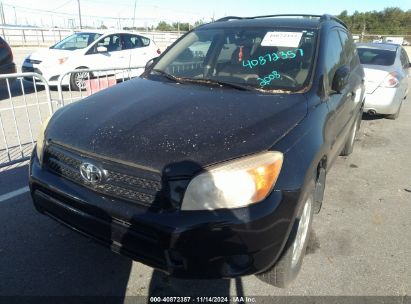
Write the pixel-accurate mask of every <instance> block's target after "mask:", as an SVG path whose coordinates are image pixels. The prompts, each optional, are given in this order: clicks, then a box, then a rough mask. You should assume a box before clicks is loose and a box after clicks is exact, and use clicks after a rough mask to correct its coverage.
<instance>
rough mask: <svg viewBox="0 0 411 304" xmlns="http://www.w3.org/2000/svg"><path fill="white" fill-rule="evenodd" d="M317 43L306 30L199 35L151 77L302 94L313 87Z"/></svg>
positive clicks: (184, 41) (176, 49) (186, 40)
mask: <svg viewBox="0 0 411 304" xmlns="http://www.w3.org/2000/svg"><path fill="white" fill-rule="evenodd" d="M316 37H317V32H316V31H315V30H304V29H287V28H242V29H241V30H238V29H212V30H201V29H199V30H197V31H193V32H191V33H189V34H188V35H187V36H185V37H184V38H183V39H182V40H180V41H179V42H178V43H177V44H176V45H175V46H174V47H173V48H171V49H170V50H169V51H168V52H167V53H166V54H164V56H163V57H162V58H161V59H160V60H159V61H158V62H157V63H156V64H155V65H154V67H153V69H152V71H151V75H155V74H163V75H167V76H169V78H171V77H173V78H175V79H180V80H182V82H184V80H186V81H187V80H189V81H194V82H196V81H197V82H199V83H205V84H206V83H207V81H209V82H213V81H214V82H217V83H219V84H224V83H230V84H238V85H242V86H244V87H248V88H254V89H259V90H264V91H270V90H286V91H298V90H300V89H302V88H303V87H305V86H306V85H307V83H308V81H309V78H310V74H311V70H312V65H313V61H314V60H313V58H314V53H315V45H316Z"/></svg>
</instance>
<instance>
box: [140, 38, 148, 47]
mask: <svg viewBox="0 0 411 304" xmlns="http://www.w3.org/2000/svg"><path fill="white" fill-rule="evenodd" d="M140 40H141V42H142V43H143V46H149V45H150V39H148V38H146V37H140Z"/></svg>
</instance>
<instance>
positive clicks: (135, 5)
mask: <svg viewBox="0 0 411 304" xmlns="http://www.w3.org/2000/svg"><path fill="white" fill-rule="evenodd" d="M136 7H137V0H134V13H133V26H132V29H133V30H134V24H135V21H136Z"/></svg>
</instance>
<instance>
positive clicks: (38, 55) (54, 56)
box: [27, 49, 84, 65]
mask: <svg viewBox="0 0 411 304" xmlns="http://www.w3.org/2000/svg"><path fill="white" fill-rule="evenodd" d="M82 51H84V49H80V50H74V51H68V50H58V49H40V50H38V51H36V52H34V53H33V54H31V55H30V56H28V57H27V58H28V59H32V60H38V61H41V62H42V63H43V64H44V63H53V64H54V65H55V64H56V63H57V60H58V59H61V58H64V57H73V56H76V55H77V54H79V53H81V52H82Z"/></svg>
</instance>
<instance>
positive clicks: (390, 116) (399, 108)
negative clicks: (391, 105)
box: [387, 101, 402, 120]
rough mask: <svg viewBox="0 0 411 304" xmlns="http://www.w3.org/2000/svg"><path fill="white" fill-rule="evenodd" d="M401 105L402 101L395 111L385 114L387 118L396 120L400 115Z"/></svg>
mask: <svg viewBox="0 0 411 304" xmlns="http://www.w3.org/2000/svg"><path fill="white" fill-rule="evenodd" d="M401 107H402V101H401V103H400V106H399V107H398V110H397V112H396V113H394V114H391V115H387V118H388V119H392V120H396V119H397V118H398V117H399V116H400V111H401Z"/></svg>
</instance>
